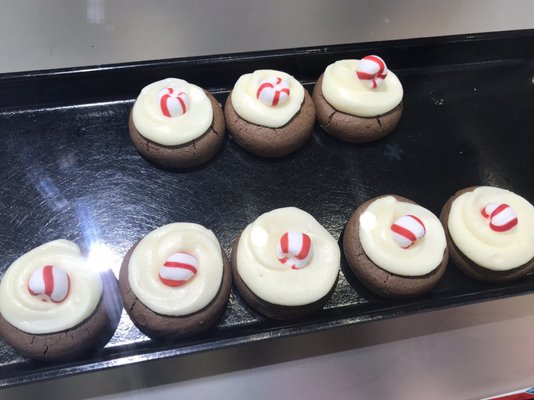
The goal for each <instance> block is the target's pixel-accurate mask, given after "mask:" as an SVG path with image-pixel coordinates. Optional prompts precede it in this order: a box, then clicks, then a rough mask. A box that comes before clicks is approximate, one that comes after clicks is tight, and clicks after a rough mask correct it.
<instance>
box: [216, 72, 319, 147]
mask: <svg viewBox="0 0 534 400" xmlns="http://www.w3.org/2000/svg"><path fill="white" fill-rule="evenodd" d="M224 115H225V117H226V123H227V125H228V131H229V132H230V133H231V134H232V136H233V138H234V139H235V140H236V142H237V143H238V144H239V145H240V146H242V147H243V148H245V149H246V150H248V151H250V152H251V153H253V154H256V155H258V156H262V157H280V156H284V155H286V154H289V153H292V152H294V151H295V150H297V149H299V148H300V147H302V146H303V145H304V143H306V141H307V140H308V138H309V137H310V135H311V132H312V129H313V126H314V124H315V107H314V105H313V101H312V99H311V97H310V95H309V94H308V92H307V90H306V89H304V87H303V86H302V85H301V84H300V82H299V81H297V80H296V79H295V78H293V77H292V76H291V75H288V74H286V73H285V72H281V71H274V70H258V71H254V72H253V73H251V74H245V75H242V76H241V77H240V78H239V79H238V80H237V82H236V84H235V86H234V88H233V89H232V91H231V92H230V94H229V95H228V98H227V100H226V104H225V105H224Z"/></svg>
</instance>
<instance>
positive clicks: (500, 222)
mask: <svg viewBox="0 0 534 400" xmlns="http://www.w3.org/2000/svg"><path fill="white" fill-rule="evenodd" d="M480 213H481V214H482V216H483V217H484V218H489V219H490V224H489V226H490V228H491V229H492V230H493V231H495V232H506V231H509V230H510V229H512V228H513V227H515V226H516V225H517V224H518V222H519V221H518V219H517V215H515V212H514V210H513V209H512V207H510V206H509V205H508V204H503V203H490V204H488V205H487V206H486V207H484V208H483V209H482V211H481V212H480Z"/></svg>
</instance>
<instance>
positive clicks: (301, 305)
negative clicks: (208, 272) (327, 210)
mask: <svg viewBox="0 0 534 400" xmlns="http://www.w3.org/2000/svg"><path fill="white" fill-rule="evenodd" d="M231 264H232V272H233V276H234V282H235V285H236V287H237V289H238V290H239V293H240V294H241V297H242V298H243V300H245V302H246V303H247V304H248V305H249V306H250V307H251V308H253V309H254V310H256V311H257V312H259V313H261V314H263V315H265V316H267V317H269V318H274V319H279V320H290V319H296V318H302V317H305V316H308V315H310V314H312V313H314V312H317V311H319V310H320V309H321V308H323V306H324V305H325V303H326V302H327V300H328V299H329V298H330V296H331V294H332V293H333V291H334V289H335V286H336V282H337V279H338V275H339V264H340V251H339V246H338V244H337V241H336V240H335V239H334V238H333V237H332V235H330V233H328V231H327V230H326V229H325V228H323V227H322V226H321V225H320V224H319V222H317V221H316V220H315V218H313V217H312V216H311V215H310V214H308V213H306V212H304V211H302V210H300V209H298V208H294V207H288V208H279V209H276V210H273V211H270V212H268V213H265V214H263V215H261V216H260V217H258V218H257V219H256V220H255V221H254V222H253V223H251V224H250V225H248V226H247V227H246V228H245V229H244V230H243V232H242V233H241V235H240V236H239V237H238V238H237V239H236V240H235V242H234V246H233V249H232V259H231Z"/></svg>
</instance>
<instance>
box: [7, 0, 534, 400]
mask: <svg viewBox="0 0 534 400" xmlns="http://www.w3.org/2000/svg"><path fill="white" fill-rule="evenodd" d="M2 6H3V7H2V13H1V15H0V22H1V23H0V37H2V40H0V54H1V56H0V72H12V71H23V70H35V69H49V68H58V67H69V66H81V65H95V64H106V63H116V62H127V61H140V60H149V59H161V58H174V57H182V56H192V55H206V54H219V53H228V52H241V51H251V50H264V49H278V48H290V47H301V46H314V45H323V44H324V45H326V44H334V43H348V42H364V41H378V40H387V39H398V38H412V37H425V36H438V35H447V34H458V33H469V32H482V31H499V30H509V29H523V28H533V27H534V2H532V1H519V0H517V1H514V2H502V1H497V0H488V1H484V0H476V1H475V0H473V1H459V0H451V1H449V2H439V1H430V2H428V1H422V0H402V1H396V2H392V1H384V0H375V1H372V2H371V1H363V0H359V1H347V0H332V1H329V2H321V1H315V0H310V1H305V0H290V1H280V0H275V1H271V2H265V1H263V2H261V1H246V0H222V1H218V2H211V1H206V0H197V1H195V2H185V1H171V0H166V1H165V0H157V1H152V2H143V1H139V0H132V1H125V0H116V1H106V0H86V1H84V2H81V1H80V2H73V1H68V0H43V1H37V0H33V1H25V2H18V1H15V0H4V1H3V2H2ZM533 303H534V295H527V296H521V297H516V298H511V299H504V300H498V301H492V302H487V303H482V304H476V305H469V306H463V307H457V308H451V309H445V310H440V311H435V312H430V313H423V314H418V315H413V316H408V317H402V318H396V319H392V320H387V321H379V322H373V323H368V324H363V325H358V326H353V327H345V328H339V329H335V330H332V331H328V332H319V333H315V334H310V335H305V336H298V337H293V338H284V339H279V340H274V341H266V342H259V343H251V344H248V345H246V346H239V347H236V348H232V349H226V350H220V351H214V352H207V353H203V354H197V355H193V356H186V357H179V358H175V359H171V360H162V361H156V362H150V363H143V364H136V365H130V366H124V367H118V368H115V369H112V370H108V371H103V372H96V373H89V374H84V375H81V376H76V377H71V378H65V379H58V380H54V381H50V382H44V383H39V384H33V385H26V386H21V387H16V388H11V389H5V390H2V391H0V399H10V400H12V399H17V398H21V399H22V398H24V399H27V398H35V397H37V396H39V397H40V398H54V399H56V400H59V399H76V398H86V397H93V396H106V397H102V399H103V398H106V399H126V398H128V399H130V400H135V399H146V398H154V399H160V400H163V399H171V398H172V399H175V398H178V397H180V398H202V399H204V398H217V399H226V398H239V399H241V398H244V399H249V398H254V399H255V400H260V399H270V398H292V399H300V398H306V399H330V398H332V399H345V398H346V399H360V398H361V399H388V398H395V399H418V398H421V399H430V398H431V399H451V398H464V399H469V398H480V397H483V396H489V395H491V394H498V393H502V392H505V391H508V390H513V389H518V388H522V387H527V386H529V385H532V384H534V378H533V377H534V363H533V362H532V361H531V360H532V359H534V347H533V346H531V342H532V339H531V336H532V334H531V332H533V331H534V311H533V307H532V304H533Z"/></svg>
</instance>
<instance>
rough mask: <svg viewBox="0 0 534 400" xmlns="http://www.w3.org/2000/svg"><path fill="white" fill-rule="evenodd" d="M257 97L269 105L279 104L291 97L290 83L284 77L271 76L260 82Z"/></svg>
mask: <svg viewBox="0 0 534 400" xmlns="http://www.w3.org/2000/svg"><path fill="white" fill-rule="evenodd" d="M256 97H257V98H258V99H259V100H260V101H261V102H262V103H263V104H266V105H268V106H277V105H278V104H282V103H284V102H285V101H286V100H287V99H288V98H289V84H288V83H287V81H286V80H285V79H282V78H278V77H277V78H271V79H266V80H263V81H261V82H260V83H259V84H258V90H257V91H256Z"/></svg>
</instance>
